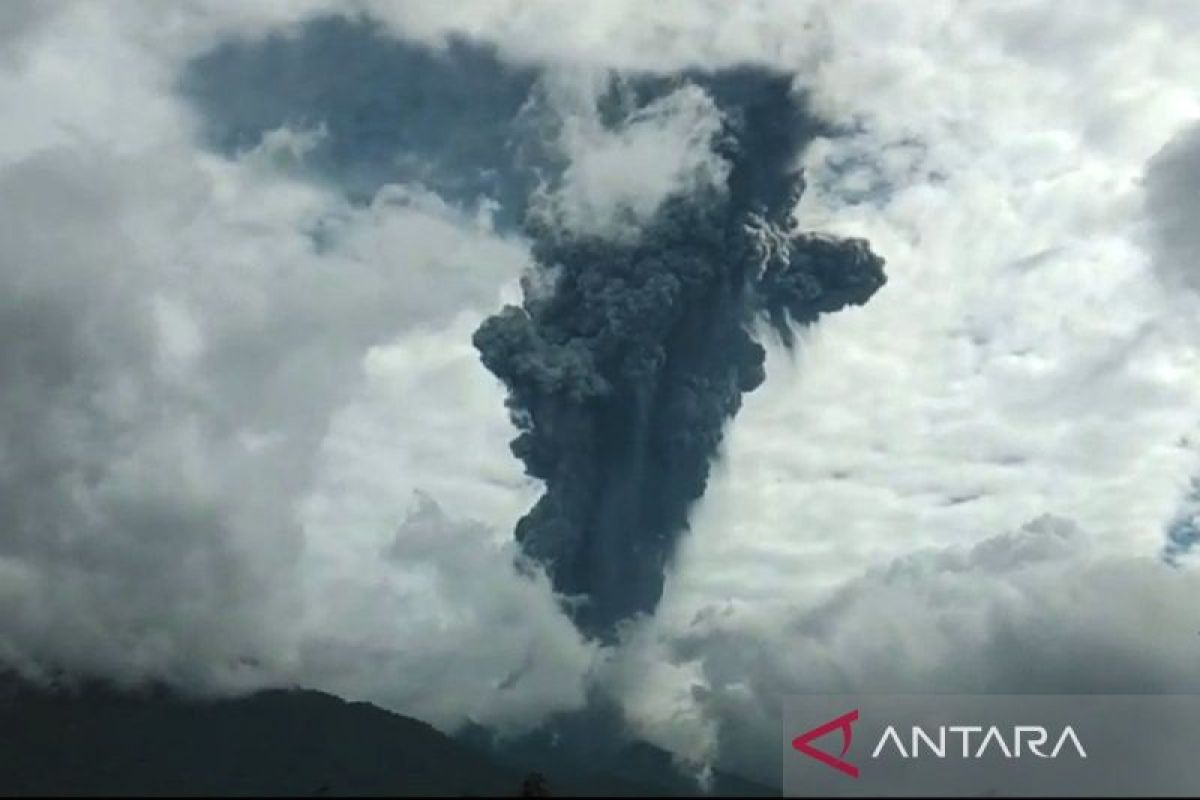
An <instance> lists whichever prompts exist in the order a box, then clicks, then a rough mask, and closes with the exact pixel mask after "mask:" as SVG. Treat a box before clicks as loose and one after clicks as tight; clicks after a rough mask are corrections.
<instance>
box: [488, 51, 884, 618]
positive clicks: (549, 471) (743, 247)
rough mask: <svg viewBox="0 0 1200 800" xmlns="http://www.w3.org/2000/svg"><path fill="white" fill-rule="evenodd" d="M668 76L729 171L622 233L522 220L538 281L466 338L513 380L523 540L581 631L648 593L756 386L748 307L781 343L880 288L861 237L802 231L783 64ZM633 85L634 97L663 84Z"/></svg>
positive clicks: (757, 358) (801, 137)
mask: <svg viewBox="0 0 1200 800" xmlns="http://www.w3.org/2000/svg"><path fill="white" fill-rule="evenodd" d="M679 81H683V82H685V83H691V84H694V85H696V86H699V87H701V88H702V89H703V90H704V91H705V92H707V93H708V95H709V97H711V99H712V101H713V102H714V103H715V105H716V108H717V109H719V111H720V114H721V120H722V124H721V130H720V131H719V133H718V134H717V135H716V136H714V138H713V142H712V148H713V151H714V153H715V154H717V155H718V156H719V157H720V158H721V159H723V160H724V161H725V162H726V163H727V166H728V170H727V171H725V172H723V173H722V176H723V182H722V183H721V184H720V185H713V184H712V183H711V182H709V183H707V184H701V185H700V186H699V187H697V186H695V185H692V186H690V187H689V188H688V189H687V191H678V192H675V193H674V194H672V195H670V196H668V197H667V198H666V199H665V200H664V201H663V202H662V203H661V205H659V206H658V208H657V210H656V211H655V212H654V213H653V216H652V217H651V218H650V219H649V220H648V221H646V222H644V223H643V224H641V225H640V226H639V227H638V228H637V229H636V233H634V234H632V235H630V234H629V233H628V232H625V233H623V234H622V235H616V234H605V233H598V232H594V231H590V232H587V231H580V230H577V229H574V228H572V227H570V226H565V225H561V224H554V223H552V222H549V221H547V218H546V217H544V216H543V217H537V218H534V217H533V216H532V215H531V218H530V221H529V223H528V226H527V227H528V229H529V231H530V234H531V236H532V238H533V241H534V248H533V250H534V257H535V261H536V264H537V270H538V272H539V274H537V275H534V276H532V277H531V279H529V280H527V281H526V284H525V295H524V300H523V302H522V305H521V307H516V306H508V307H506V308H504V309H503V310H502V311H500V312H499V313H498V314H496V315H494V316H492V317H491V318H489V319H487V320H486V321H485V322H484V323H483V325H481V326H480V328H479V330H478V331H477V332H476V334H475V337H474V342H475V345H476V347H477V348H478V349H479V352H480V354H481V356H482V360H483V363H484V364H485V366H486V367H487V368H488V369H489V370H491V371H492V372H493V373H494V374H495V375H496V376H498V377H499V378H500V379H501V380H503V381H504V383H505V384H506V386H507V387H508V391H509V398H508V407H509V409H510V412H511V415H512V419H513V422H514V424H515V425H516V426H517V428H518V429H519V430H520V434H519V435H518V436H517V437H516V439H514V440H513V442H512V450H513V453H514V454H515V455H516V456H517V457H518V458H520V459H521V460H522V461H523V462H524V464H525V468H526V471H527V472H528V473H529V474H530V475H532V476H534V477H537V478H540V479H541V480H543V481H545V484H546V491H545V494H544V495H543V496H542V497H541V499H540V500H539V501H538V503H537V504H536V505H535V506H534V507H533V509H532V510H530V512H529V513H528V514H527V515H526V516H525V517H524V518H522V519H521V520H520V522H519V523H518V524H517V528H516V537H517V540H518V541H519V542H520V544H521V547H522V550H523V551H524V552H525V553H526V554H527V555H528V556H530V557H531V558H533V559H535V560H536V561H538V562H540V563H541V564H542V565H544V567H545V568H546V570H547V572H548V574H549V575H550V578H551V580H552V581H553V584H554V586H555V588H556V589H557V590H558V592H560V593H561V594H562V595H564V596H565V597H566V598H568V600H569V608H570V611H571V614H572V616H573V618H574V620H575V622H576V624H577V626H578V627H579V628H580V630H582V631H583V632H585V633H586V634H588V635H589V636H595V637H599V638H601V639H604V640H612V639H613V638H614V637H615V635H616V632H617V625H618V623H620V622H621V621H622V620H625V619H627V618H629V617H631V616H633V615H636V614H638V613H643V612H652V611H653V610H654V608H655V606H656V605H657V604H658V601H659V599H660V597H661V595H662V590H663V580H664V571H665V569H666V567H667V564H668V562H669V560H670V558H671V556H672V553H673V550H674V546H675V542H676V540H677V539H678V537H679V535H680V534H681V532H682V531H684V530H686V529H687V527H688V518H687V517H688V510H689V507H690V506H691V504H692V503H693V501H695V500H696V499H697V498H699V497H700V496H701V495H702V494H703V493H704V488H705V484H706V482H707V480H708V473H709V465H710V463H711V461H712V459H713V458H714V456H715V455H716V453H717V449H718V446H719V445H720V443H721V437H722V434H723V428H724V425H725V422H726V420H728V419H729V418H730V417H732V416H733V415H734V414H736V413H737V411H738V408H739V407H740V406H741V398H742V394H743V393H744V392H749V391H752V390H753V389H755V388H756V387H757V386H758V385H759V384H760V383H762V381H763V379H764V369H763V362H764V350H763V348H762V346H761V345H760V344H759V343H758V342H756V341H755V340H754V338H753V337H752V335H751V334H750V332H749V331H750V330H751V329H752V323H753V320H754V318H755V317H756V315H763V316H764V317H765V318H766V319H767V320H768V321H769V322H770V324H771V326H772V327H773V328H774V329H775V330H776V331H777V332H778V333H779V335H780V336H781V338H782V340H783V341H784V342H785V343H786V344H788V345H789V346H790V345H791V343H792V326H794V325H805V324H809V323H811V322H813V321H814V320H816V319H817V317H818V316H819V315H820V314H821V313H827V312H831V311H837V310H838V309H841V308H843V307H845V306H846V305H851V304H853V305H860V304H862V303H865V302H866V301H867V300H868V299H869V298H870V297H871V296H872V295H873V294H874V293H875V291H876V290H877V289H879V288H880V287H881V286H882V285H883V284H884V282H885V277H884V274H883V260H882V259H881V258H879V257H878V256H876V255H874V254H873V253H872V252H871V251H870V249H869V248H868V246H867V243H866V242H864V241H862V240H858V239H843V240H839V239H833V238H829V237H825V236H819V235H802V234H797V233H796V231H795V222H794V220H793V219H792V218H791V212H792V210H793V208H794V206H795V203H796V201H797V199H798V198H799V196H800V192H801V191H802V190H803V183H802V178H801V175H800V173H799V171H798V169H797V168H796V163H797V160H798V159H797V157H798V154H799V150H800V149H801V147H802V146H803V145H804V143H805V141H806V140H807V139H808V138H810V137H811V135H812V131H813V127H814V126H813V123H812V121H811V120H810V119H809V118H807V117H806V116H805V114H804V113H803V109H802V105H801V101H800V100H799V99H798V98H796V97H795V96H794V95H793V93H792V92H791V91H790V84H791V81H790V79H789V78H788V77H787V76H783V75H779V74H773V73H766V72H763V71H760V70H751V69H741V70H734V71H727V72H722V73H716V74H706V75H690V76H687V77H686V78H682V79H676V83H675V84H674V85H675V86H678V83H679ZM631 85H633V86H635V88H636V91H635V92H633V94H635V95H636V94H637V93H638V92H640V93H641V94H642V95H643V97H642V99H641V101H639V102H646V97H645V96H646V95H653V94H654V93H655V92H656V91H658V92H661V91H664V90H665V89H664V87H667V88H669V86H670V83H669V82H668V81H666V80H664V79H659V78H655V79H643V80H642V81H641V82H640V83H633V84H631Z"/></svg>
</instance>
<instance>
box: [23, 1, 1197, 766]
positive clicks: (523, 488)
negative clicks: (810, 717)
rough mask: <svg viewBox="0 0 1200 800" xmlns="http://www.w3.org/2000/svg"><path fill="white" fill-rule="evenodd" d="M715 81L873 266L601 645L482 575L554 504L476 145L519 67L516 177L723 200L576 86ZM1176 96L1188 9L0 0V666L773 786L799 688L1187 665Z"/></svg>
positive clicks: (510, 252) (639, 197)
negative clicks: (724, 71)
mask: <svg viewBox="0 0 1200 800" xmlns="http://www.w3.org/2000/svg"><path fill="white" fill-rule="evenodd" d="M744 62H750V63H755V64H760V65H765V66H770V67H772V68H776V69H780V70H784V71H786V72H788V73H790V74H794V76H795V86H796V90H797V91H798V92H804V93H806V94H807V95H808V97H809V99H810V102H811V104H812V108H813V110H814V111H815V113H817V114H819V115H820V116H821V117H822V118H824V119H825V120H826V121H828V122H829V123H830V124H831V130H834V129H835V130H836V131H837V133H835V134H831V135H830V136H828V137H826V138H822V139H819V140H817V141H816V142H814V143H813V144H812V146H810V147H809V148H808V149H807V151H806V152H805V153H804V154H803V164H804V167H805V170H806V175H807V179H808V185H809V188H808V191H807V192H806V194H805V195H804V196H803V198H802V199H801V201H800V205H799V206H798V208H797V211H796V216H797V218H798V220H799V222H800V226H801V228H803V229H805V230H816V231H825V232H830V233H835V234H840V235H853V236H861V237H864V238H866V239H868V240H869V241H870V242H871V245H872V248H873V249H874V250H875V251H876V252H877V253H879V254H880V255H882V256H883V257H884V258H886V260H887V272H888V277H889V282H888V285H887V286H886V287H885V288H884V289H882V290H880V292H879V293H878V294H877V295H876V296H875V297H874V298H873V299H872V300H871V302H870V303H868V304H867V305H865V306H863V307H861V308H853V309H849V310H846V311H843V312H840V313H838V314H835V315H831V316H828V317H826V318H823V319H822V320H821V321H820V322H819V323H818V324H817V325H815V326H813V327H811V328H809V329H807V330H805V331H804V332H803V334H802V335H801V337H800V343H799V346H798V348H797V349H796V350H795V351H794V352H790V353H789V352H788V351H786V350H783V349H782V348H779V347H778V346H776V345H771V344H769V342H770V341H771V340H770V338H769V337H763V341H764V343H767V344H768V361H767V372H768V379H767V381H766V383H765V384H764V385H763V386H762V387H761V388H759V389H758V390H757V391H755V392H753V393H751V394H749V395H747V396H746V398H745V405H744V407H743V409H742V412H741V413H740V414H739V415H738V417H737V418H736V419H735V420H734V421H733V423H732V424H731V426H730V427H729V429H728V431H727V434H726V441H725V446H724V450H723V454H722V457H721V460H720V461H719V462H718V464H717V465H716V467H715V470H714V474H713V477H712V480H711V481H710V487H709V490H708V492H707V494H706V496H705V497H704V498H703V499H702V500H701V501H700V502H699V503H698V504H697V506H696V507H695V508H694V510H693V513H692V531H691V532H690V534H689V535H688V536H687V537H686V538H685V540H684V542H683V546H682V548H681V550H680V552H679V554H678V557H677V559H676V561H675V563H674V565H673V567H672V570H671V572H670V574H669V575H668V581H667V589H666V595H665V597H664V598H663V601H662V603H661V605H660V607H659V609H658V611H657V613H656V614H655V615H654V616H653V617H652V618H649V619H645V620H642V621H641V622H639V623H638V624H637V625H635V626H632V627H631V628H630V629H628V630H627V631H626V635H625V638H624V639H623V640H622V641H621V642H620V643H619V644H617V645H614V646H612V647H603V648H602V647H598V646H597V645H595V644H594V643H590V642H586V641H584V640H583V639H582V638H581V637H580V636H579V634H578V633H577V632H576V630H575V628H574V627H573V626H572V624H571V623H570V621H569V620H568V619H567V618H566V617H565V616H564V615H563V614H562V612H561V611H560V610H559V608H558V605H557V603H556V601H555V598H554V596H553V593H552V591H551V589H550V586H549V583H548V581H547V580H546V579H545V578H544V577H542V576H539V575H533V576H528V575H525V574H522V573H519V572H518V571H517V570H516V569H515V568H514V567H513V566H512V564H513V558H512V557H513V555H514V554H515V546H514V544H513V542H512V529H513V525H514V523H515V521H516V520H517V519H518V518H519V517H520V516H521V515H522V514H523V513H525V511H526V510H528V508H529V507H530V505H531V504H532V503H533V502H534V501H535V500H536V499H537V497H538V495H539V493H540V485H539V484H537V483H536V482H534V481H532V480H531V479H529V478H527V477H525V476H524V475H523V472H522V469H521V465H520V463H519V462H518V461H516V459H514V458H513V457H512V455H511V453H510V452H509V450H508V441H509V439H510V438H511V437H512V435H513V429H512V425H511V423H510V422H509V420H508V418H507V416H506V412H505V408H504V390H503V387H502V386H501V385H500V384H499V383H498V382H497V381H496V379H495V378H494V377H493V376H492V375H491V374H489V373H488V372H487V370H485V369H484V368H483V367H482V365H481V364H480V363H479V359H478V354H477V353H476V351H475V349H474V348H473V346H472V345H471V334H472V332H473V331H474V330H475V328H476V327H477V326H478V324H479V323H480V321H481V320H482V319H484V318H485V317H486V316H488V315H490V314H492V313H493V312H494V311H496V310H497V309H498V308H499V307H500V306H501V305H502V304H503V303H505V302H511V301H513V300H514V299H515V298H517V297H518V296H519V292H520V289H519V281H520V279H521V276H522V275H523V274H526V273H527V272H528V271H529V269H530V267H531V256H530V252H529V245H528V242H527V241H525V240H524V238H523V237H522V236H521V234H520V232H519V231H520V229H519V227H518V226H515V225H513V224H512V220H513V218H514V215H518V214H519V212H520V208H514V205H517V206H519V205H520V204H521V203H522V202H525V199H521V198H525V197H526V194H522V191H523V189H528V188H529V187H520V186H517V187H516V188H514V180H515V179H511V176H507V175H505V174H502V173H503V169H504V165H503V164H501V166H500V167H499V168H495V163H496V159H495V153H496V152H497V151H496V141H495V138H494V131H495V129H496V125H497V124H498V122H497V121H498V120H503V121H508V120H509V119H510V118H511V114H512V111H513V110H514V109H520V108H528V106H527V105H526V104H525V101H526V100H527V95H528V92H529V91H530V88H529V87H530V85H531V83H530V82H531V81H533V82H535V84H536V85H535V87H534V91H535V92H536V93H537V94H538V97H539V98H541V102H540V105H539V106H538V108H540V109H542V110H543V112H544V114H551V115H552V116H553V121H554V124H553V125H549V126H547V125H546V124H545V123H546V120H545V119H544V118H542V117H540V116H539V115H538V114H529V115H527V116H528V117H529V119H528V124H529V126H530V129H531V131H532V133H531V134H530V142H531V144H530V146H531V147H536V148H541V151H542V152H543V155H544V154H545V152H550V153H552V155H553V157H554V158H556V159H557V160H558V162H559V163H560V164H562V165H563V168H564V173H563V174H564V176H565V177H564V179H563V181H562V182H561V186H559V187H558V189H557V190H556V193H555V194H554V196H553V197H550V198H548V199H547V198H541V199H542V200H543V201H545V202H550V203H552V204H553V208H554V210H555V213H557V214H558V215H559V216H560V217H561V219H563V220H566V221H567V222H568V223H569V224H572V225H577V226H582V225H595V226H599V227H603V226H605V225H610V224H615V223H613V220H614V219H616V218H617V216H614V215H615V214H616V210H618V209H621V210H623V212H622V213H624V212H628V211H630V210H632V212H633V214H632V216H633V218H634V219H635V220H636V219H638V218H639V215H644V214H648V213H652V212H653V210H654V209H655V208H656V207H657V205H658V203H659V202H660V201H661V200H662V198H663V197H665V196H666V195H667V194H669V193H670V192H672V191H676V190H678V189H679V188H680V186H681V182H682V181H685V180H691V179H694V176H696V175H697V174H702V175H708V176H710V177H711V176H714V175H716V176H717V178H714V179H719V174H720V169H721V164H720V163H719V160H718V159H716V157H715V156H714V154H713V153H712V152H711V150H710V149H708V146H707V143H708V142H709V139H710V138H711V134H712V131H713V130H714V129H715V128H714V126H715V125H717V124H718V122H719V120H714V118H713V114H714V111H713V108H712V105H711V103H709V102H708V101H707V98H706V97H705V96H704V95H703V93H702V92H700V91H698V90H697V91H693V92H681V93H677V94H675V95H672V96H671V98H670V101H669V102H668V103H666V104H665V105H664V106H663V107H662V108H659V109H657V110H656V112H655V113H653V114H648V115H645V116H644V117H643V118H640V119H638V120H636V121H635V122H633V123H631V124H629V125H626V126H624V127H622V128H620V129H619V130H616V131H614V130H612V129H610V128H609V127H606V126H605V125H603V124H601V122H600V118H599V115H600V112H599V111H598V109H597V105H596V102H597V101H596V98H597V96H598V93H599V91H600V89H601V88H602V87H603V86H605V85H606V82H607V81H609V80H611V78H612V75H613V74H614V72H616V73H620V72H623V71H629V70H649V71H653V72H660V73H677V72H680V71H681V70H685V69H688V68H693V67H704V68H710V69H715V68H720V67H726V66H731V65H736V64H740V63H744ZM1197 74H1200V4H1196V3H1194V2H1190V1H1189V0H1174V1H1173V2H1172V1H1171V0H1161V1H1160V2H1152V1H1151V0H1146V1H1144V2H1132V1H1131V2H1115V1H1114V2H1108V1H1106V0H1092V1H1090V2H1049V1H1045V2H1019V1H1018V0H1009V1H1006V2H994V3H988V2H965V1H964V2H953V1H952V0H928V1H927V2H919V3H902V2H890V1H889V2H882V1H881V2H868V0H862V1H861V2H843V1H841V0H839V1H838V2H832V1H831V2H818V1H815V0H814V2H795V1H794V0H779V2H768V1H767V0H762V1H761V2H742V3H736V4H735V3H728V2H702V1H701V0H694V1H691V2H685V1H684V0H679V2H660V3H644V2H638V1H637V0H628V2H626V1H625V0H620V1H618V0H596V2H588V3H566V2H551V0H522V2H517V0H491V1H487V2H485V1H484V0H480V1H479V2H460V3H453V4H451V3H444V2H436V1H435V0H429V1H428V2H425V0H398V1H397V2H379V3H374V2H367V1H366V0H363V1H362V2H346V3H335V2H326V1H325V0H308V1H306V2H276V1H275V0H259V1H258V2H247V3H227V2H215V1H214V2H200V1H199V0H196V1H195V2H190V3H158V2H151V0H139V1H132V0H130V1H121V0H113V1H112V2H106V3H94V2H75V3H72V2H61V3H50V2H35V1H34V0H10V1H9V2H5V3H2V4H0V111H2V112H3V118H4V121H5V124H4V125H3V126H2V127H0V331H2V336H0V660H2V661H4V662H6V663H9V664H12V665H16V666H18V667H19V668H21V669H23V670H26V671H29V672H32V673H38V672H41V673H46V672H54V671H66V672H68V673H83V674H101V675H105V676H109V677H115V678H118V679H120V680H125V681H138V680H143V679H147V678H152V679H161V680H167V681H170V682H172V683H173V684H175V685H178V686H181V687H187V688H194V689H202V690H206V691H230V690H238V689H244V688H249V687H255V686H263V685H276V684H292V683H298V684H303V685H306V686H313V687H317V688H322V689H328V690H332V691H335V692H338V693H340V694H342V695H343V696H347V697H352V698H354V699H366V700H371V701H373V702H377V703H380V704H382V705H385V706H387V707H389V708H392V709H394V710H397V711H400V712H403V713H407V714H411V715H415V716H418V717H421V718H423V719H427V720H429V721H430V722H432V723H434V724H436V725H438V726H439V727H442V728H443V729H446V730H454V729H455V728H457V727H458V726H461V725H463V724H464V723H466V722H468V721H476V722H481V723H484V724H487V725H492V726H496V727H498V728H501V729H511V730H521V729H525V728H528V727H530V726H533V725H536V724H537V723H538V722H539V721H540V720H542V719H544V718H546V716H547V715H549V714H552V713H554V712H557V711H563V710H569V709H571V708H575V707H578V706H579V705H580V704H581V703H583V701H584V697H585V693H586V692H588V691H596V690H598V691H601V692H603V693H605V694H607V695H608V696H611V697H612V698H614V699H615V700H616V701H617V702H618V703H619V704H620V705H621V706H622V707H623V708H625V710H626V714H627V716H628V719H629V723H630V725H631V726H632V728H633V729H634V730H635V731H637V732H638V733H639V734H640V735H642V736H644V737H646V738H648V739H650V740H652V741H654V742H657V743H659V744H661V745H664V746H667V747H670V748H671V749H673V750H675V751H676V752H678V753H680V754H681V755H683V756H685V757H687V758H689V759H692V760H695V761H698V762H705V761H708V760H711V759H714V758H716V759H719V760H721V761H722V762H723V763H727V764H732V765H736V766H738V767H740V768H742V769H744V770H749V771H755V772H758V773H759V774H764V775H773V773H772V771H773V770H775V769H776V768H777V762H776V758H777V752H778V751H777V746H776V744H775V742H774V737H775V736H776V734H777V719H778V717H777V715H778V702H779V696H780V695H781V694H784V693H787V692H795V691H806V690H836V691H853V690H877V691H883V690H894V689H910V690H918V691H929V690H940V691H956V690H964V691H977V690H988V691H997V690H1000V691H1015V692H1021V691H1116V690H1122V691H1142V690H1153V691H1158V690H1169V689H1188V690H1195V689H1197V688H1200V686H1198V684H1200V677H1197V676H1200V671H1198V670H1197V666H1200V635H1198V634H1200V608H1198V607H1197V605H1198V604H1197V602H1196V601H1197V599H1200V572H1198V571H1197V570H1198V569H1200V563H1198V559H1196V558H1193V556H1192V554H1191V552H1190V548H1189V545H1190V543H1191V541H1192V540H1193V539H1195V538H1196V537H1197V533H1196V531H1197V530H1200V489H1198V488H1195V487H1194V486H1193V479H1194V478H1200V452H1198V450H1197V448H1198V447H1200V370H1198V367H1200V321H1198V320H1200V272H1196V269H1197V260H1198V258H1200V225H1198V224H1197V222H1198V221H1200V220H1198V218H1197V216H1198V212H1200V89H1198V88H1197V86H1196V84H1195V76H1196V75H1197ZM485 167H488V168H485ZM489 169H492V171H489ZM495 169H499V170H500V173H497V172H496V171H495ZM689 176H690V177H689ZM534 194H535V195H536V192H534ZM514 197H517V198H518V199H517V200H514V199H513V198H514ZM627 217H628V214H625V216H621V217H620V218H621V219H626V218H627ZM1197 486H1200V484H1197ZM1193 515H1196V516H1197V525H1196V526H1193V522H1192V518H1193Z"/></svg>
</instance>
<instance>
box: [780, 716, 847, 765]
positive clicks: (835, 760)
mask: <svg viewBox="0 0 1200 800" xmlns="http://www.w3.org/2000/svg"><path fill="white" fill-rule="evenodd" d="M856 722H858V709H857V708H856V709H854V710H853V711H847V712H846V713H845V714H842V715H841V716H840V717H834V718H833V719H831V720H829V722H826V723H824V724H823V725H818V726H817V727H815V728H813V729H812V730H810V731H807V732H805V733H802V734H800V735H799V736H797V737H796V738H795V739H792V747H794V748H796V749H797V750H799V751H800V752H801V753H804V755H806V756H808V757H809V758H815V759H816V760H817V761H820V762H821V763H822V764H826V765H828V766H830V767H833V768H834V769H836V770H837V771H838V772H843V773H845V774H847V775H849V776H850V777H851V778H857V777H858V767H856V766H854V765H853V764H851V763H850V762H849V761H846V760H845V755H846V753H847V752H848V751H849V750H850V742H851V741H852V740H853V739H854V730H853V728H851V726H852V725H853V724H854V723H856ZM836 730H841V732H842V752H841V755H840V756H831V755H829V753H826V752H825V751H824V750H818V749H817V748H815V747H813V746H812V745H811V744H809V742H811V741H812V740H813V739H820V738H821V737H822V736H824V735H825V734H827V733H831V732H833V731H836Z"/></svg>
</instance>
